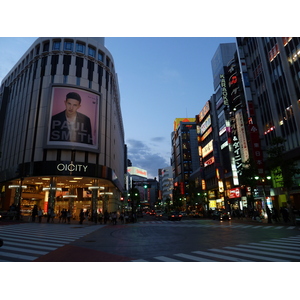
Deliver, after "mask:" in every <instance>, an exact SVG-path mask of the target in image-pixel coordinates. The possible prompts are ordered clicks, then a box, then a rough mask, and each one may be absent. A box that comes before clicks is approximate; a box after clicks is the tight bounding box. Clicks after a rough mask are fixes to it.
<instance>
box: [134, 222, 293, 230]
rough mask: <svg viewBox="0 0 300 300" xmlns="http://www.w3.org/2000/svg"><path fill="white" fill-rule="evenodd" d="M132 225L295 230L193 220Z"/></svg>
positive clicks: (272, 226)
mask: <svg viewBox="0 0 300 300" xmlns="http://www.w3.org/2000/svg"><path fill="white" fill-rule="evenodd" d="M132 225H135V226H145V225H166V226H177V227H198V228H202V227H203V228H208V227H210V228H217V227H218V228H219V227H220V226H222V227H230V228H241V229H242V228H249V229H263V230H272V229H274V230H279V229H287V230H291V229H297V226H281V225H269V224H268V225H257V224H253V225H249V224H238V223H236V224H231V223H225V224H224V223H222V224H221V223H219V222H216V223H215V224H211V223H209V224H200V223H197V222H195V221H193V220H185V221H165V220H153V221H142V222H138V223H134V224H132Z"/></svg>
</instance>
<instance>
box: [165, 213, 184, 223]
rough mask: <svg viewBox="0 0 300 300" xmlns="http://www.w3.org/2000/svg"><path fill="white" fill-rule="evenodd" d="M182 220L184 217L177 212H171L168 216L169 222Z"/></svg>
mask: <svg viewBox="0 0 300 300" xmlns="http://www.w3.org/2000/svg"><path fill="white" fill-rule="evenodd" d="M181 218H182V215H181V214H180V213H179V212H177V211H171V212H170V213H169V214H168V220H171V221H180V220H181Z"/></svg>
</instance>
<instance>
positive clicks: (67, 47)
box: [64, 41, 74, 51]
mask: <svg viewBox="0 0 300 300" xmlns="http://www.w3.org/2000/svg"><path fill="white" fill-rule="evenodd" d="M73 44H74V43H73V42H72V41H65V43H64V50H65V51H73Z"/></svg>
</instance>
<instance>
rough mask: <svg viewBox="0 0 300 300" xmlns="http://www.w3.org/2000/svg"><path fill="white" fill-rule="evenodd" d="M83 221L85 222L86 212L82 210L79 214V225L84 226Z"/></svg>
mask: <svg viewBox="0 0 300 300" xmlns="http://www.w3.org/2000/svg"><path fill="white" fill-rule="evenodd" d="M83 220H84V212H83V209H81V210H80V213H79V224H82V222H83Z"/></svg>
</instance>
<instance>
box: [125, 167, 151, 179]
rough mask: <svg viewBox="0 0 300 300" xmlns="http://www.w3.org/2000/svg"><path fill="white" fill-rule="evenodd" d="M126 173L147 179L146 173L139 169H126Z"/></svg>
mask: <svg viewBox="0 0 300 300" xmlns="http://www.w3.org/2000/svg"><path fill="white" fill-rule="evenodd" d="M127 172H128V173H129V174H130V175H136V176H141V177H145V178H147V171H146V170H144V169H140V168H137V167H128V168H127Z"/></svg>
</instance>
